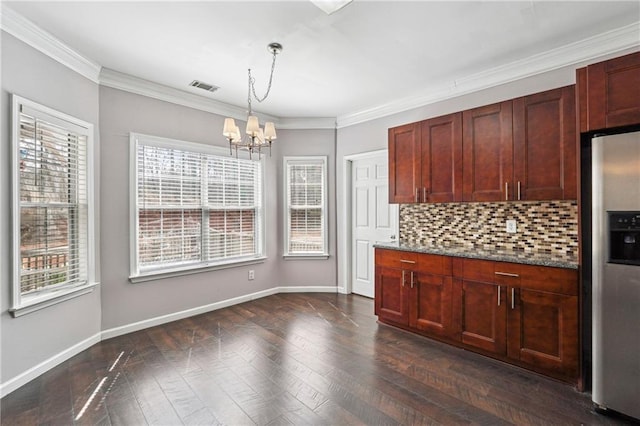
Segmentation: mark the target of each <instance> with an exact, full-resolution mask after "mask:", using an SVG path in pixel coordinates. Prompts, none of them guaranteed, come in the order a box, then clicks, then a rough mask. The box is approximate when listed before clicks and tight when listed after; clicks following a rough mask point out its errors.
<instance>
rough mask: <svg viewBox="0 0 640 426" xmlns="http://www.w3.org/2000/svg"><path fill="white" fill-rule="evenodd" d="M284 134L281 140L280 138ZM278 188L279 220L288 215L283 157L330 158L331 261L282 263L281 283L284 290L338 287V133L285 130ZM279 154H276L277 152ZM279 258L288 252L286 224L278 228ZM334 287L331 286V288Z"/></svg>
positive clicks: (317, 260) (328, 168)
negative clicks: (289, 288)
mask: <svg viewBox="0 0 640 426" xmlns="http://www.w3.org/2000/svg"><path fill="white" fill-rule="evenodd" d="M281 134H283V136H282V137H281V136H280V135H281ZM276 142H277V144H278V145H277V148H278V149H277V153H278V157H279V159H278V161H279V164H278V188H279V189H280V191H279V192H280V198H279V202H278V217H280V218H282V217H284V215H285V211H284V200H283V199H282V198H283V197H284V195H285V194H284V180H283V179H284V176H283V169H282V157H283V156H297V155H322V156H326V157H327V178H328V182H327V187H328V194H327V196H328V203H327V204H328V212H329V216H328V222H329V223H328V225H329V259H324V260H319V259H314V260H303V259H288V260H284V261H282V263H281V264H280V268H279V274H278V280H279V283H280V284H279V285H281V286H299V285H311V286H324V285H332V286H335V285H336V273H337V260H336V251H337V248H336V246H337V242H336V225H337V223H336V214H335V213H336V199H335V195H336V191H335V188H336V169H335V166H336V163H335V161H336V147H335V130H284V131H281V132H278V140H277V141H276ZM274 153H275V151H274ZM278 240H279V241H280V244H279V245H278V247H279V250H280V252H279V253H278V255H279V257H280V258H281V259H282V253H283V252H284V221H283V220H280V221H279V228H278ZM328 283H330V284H328Z"/></svg>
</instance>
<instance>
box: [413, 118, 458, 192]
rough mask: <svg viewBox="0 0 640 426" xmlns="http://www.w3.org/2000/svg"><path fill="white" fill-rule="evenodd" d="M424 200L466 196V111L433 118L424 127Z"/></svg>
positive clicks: (422, 134) (422, 136)
mask: <svg viewBox="0 0 640 426" xmlns="http://www.w3.org/2000/svg"><path fill="white" fill-rule="evenodd" d="M420 151H421V154H422V173H421V175H422V181H421V186H422V188H421V190H422V194H420V195H421V199H422V201H423V202H431V203H443V202H449V201H461V200H462V113H456V114H450V115H446V116H443V117H438V118H432V119H430V120H426V121H424V122H423V123H422V130H421V150H420Z"/></svg>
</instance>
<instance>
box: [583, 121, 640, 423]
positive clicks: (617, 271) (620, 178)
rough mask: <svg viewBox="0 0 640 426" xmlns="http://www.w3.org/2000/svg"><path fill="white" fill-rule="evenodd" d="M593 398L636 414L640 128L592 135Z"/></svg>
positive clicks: (639, 413)
mask: <svg viewBox="0 0 640 426" xmlns="http://www.w3.org/2000/svg"><path fill="white" fill-rule="evenodd" d="M591 177H592V211H591V219H592V241H591V244H592V308H593V311H592V351H593V352H592V354H593V355H592V356H593V372H592V373H593V376H592V377H593V388H592V391H593V394H592V397H593V402H594V403H595V404H596V407H598V408H600V409H603V410H614V411H617V412H620V413H623V414H625V415H628V416H631V417H635V418H637V419H640V132H634V133H625V134H619V135H613V136H605V137H598V138H594V139H593V140H592V174H591Z"/></svg>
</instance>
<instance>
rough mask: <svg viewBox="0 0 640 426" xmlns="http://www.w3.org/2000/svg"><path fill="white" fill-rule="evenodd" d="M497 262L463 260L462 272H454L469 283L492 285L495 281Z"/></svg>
mask: <svg viewBox="0 0 640 426" xmlns="http://www.w3.org/2000/svg"><path fill="white" fill-rule="evenodd" d="M494 264H495V262H493V261H491V260H478V259H462V271H454V273H455V274H456V275H460V273H461V272H462V273H461V278H463V279H465V280H469V281H480V282H486V283H492V282H494V281H495V275H494V273H493V272H494V270H495V267H494Z"/></svg>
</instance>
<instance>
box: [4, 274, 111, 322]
mask: <svg viewBox="0 0 640 426" xmlns="http://www.w3.org/2000/svg"><path fill="white" fill-rule="evenodd" d="M99 284H100V283H98V282H95V283H89V284H83V285H81V286H78V287H73V288H68V289H64V290H58V291H56V292H51V293H50V294H46V295H42V296H40V297H34V298H33V299H32V300H29V301H27V302H26V303H24V304H23V305H22V306H19V307H16V308H11V309H9V312H11V315H12V316H13V317H14V318H17V317H21V316H23V315H27V314H30V313H32V312H36V311H39V310H40V309H44V308H48V307H49V306H53V305H57V304H58V303H62V302H64V301H66V300H70V299H74V298H76V297H79V296H82V295H83V294H88V293H91V292H92V291H93V289H94V287H96V286H98V285H99Z"/></svg>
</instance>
